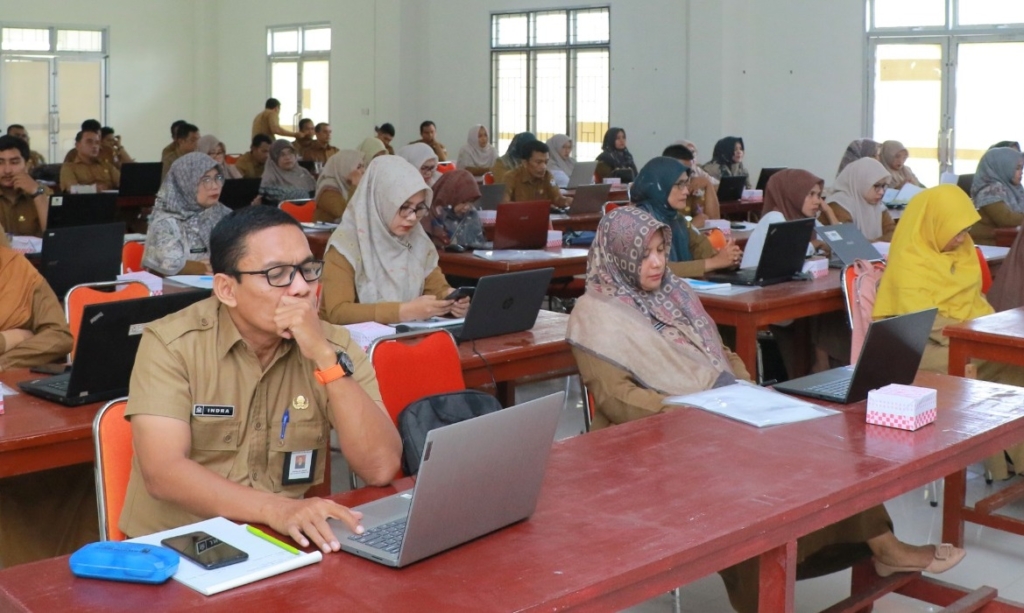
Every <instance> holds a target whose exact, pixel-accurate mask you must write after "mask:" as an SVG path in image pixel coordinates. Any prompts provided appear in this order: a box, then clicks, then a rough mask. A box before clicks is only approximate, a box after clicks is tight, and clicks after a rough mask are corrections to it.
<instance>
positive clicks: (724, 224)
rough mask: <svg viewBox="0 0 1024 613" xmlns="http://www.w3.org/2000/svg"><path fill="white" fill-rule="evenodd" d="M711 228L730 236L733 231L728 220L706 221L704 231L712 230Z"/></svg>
mask: <svg viewBox="0 0 1024 613" xmlns="http://www.w3.org/2000/svg"><path fill="white" fill-rule="evenodd" d="M711 228H718V229H719V230H721V231H722V232H725V233H726V234H729V232H730V231H731V230H732V228H731V227H730V222H729V220H728V219H705V220H704V228H703V229H704V230H710V229H711Z"/></svg>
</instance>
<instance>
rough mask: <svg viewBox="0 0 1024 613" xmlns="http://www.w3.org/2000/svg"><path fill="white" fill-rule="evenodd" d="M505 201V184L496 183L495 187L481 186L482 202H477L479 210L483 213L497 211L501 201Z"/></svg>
mask: <svg viewBox="0 0 1024 613" xmlns="http://www.w3.org/2000/svg"><path fill="white" fill-rule="evenodd" d="M504 199H505V184H504V183H495V184H493V185H481V186H480V200H478V201H477V208H478V209H480V210H481V211H496V210H498V205H499V204H501V201H502V200H504Z"/></svg>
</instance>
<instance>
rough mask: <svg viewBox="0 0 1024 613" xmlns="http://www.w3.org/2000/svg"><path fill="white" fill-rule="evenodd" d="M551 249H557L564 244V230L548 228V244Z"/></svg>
mask: <svg viewBox="0 0 1024 613" xmlns="http://www.w3.org/2000/svg"><path fill="white" fill-rule="evenodd" d="M547 246H548V248H549V249H557V248H559V247H561V246H562V232H561V230H548V244H547Z"/></svg>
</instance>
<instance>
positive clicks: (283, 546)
mask: <svg viewBox="0 0 1024 613" xmlns="http://www.w3.org/2000/svg"><path fill="white" fill-rule="evenodd" d="M245 529H246V530H248V531H249V534H252V535H254V536H258V537H260V538H261V539H263V540H264V541H266V542H268V543H273V544H274V545H277V546H278V547H280V548H281V549H284V550H285V551H287V552H289V553H294V554H295V555H299V554H301V553H302V552H301V551H299V550H298V549H296V548H294V547H292V546H291V545H289V544H288V543H285V542H283V541H280V540H278V539H276V538H274V537H272V536H270V535H269V534H267V533H266V532H264V531H262V530H260V529H259V528H253V527H252V526H246V527H245Z"/></svg>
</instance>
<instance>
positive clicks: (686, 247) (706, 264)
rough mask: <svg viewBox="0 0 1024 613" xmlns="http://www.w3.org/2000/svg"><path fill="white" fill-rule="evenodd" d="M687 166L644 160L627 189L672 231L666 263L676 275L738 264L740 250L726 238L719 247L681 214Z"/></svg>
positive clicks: (664, 160)
mask: <svg viewBox="0 0 1024 613" xmlns="http://www.w3.org/2000/svg"><path fill="white" fill-rule="evenodd" d="M689 183H690V170H689V169H688V168H687V167H686V166H684V165H683V163H682V162H680V161H679V160H676V159H673V158H669V157H656V158H654V159H653V160H651V161H650V162H647V163H646V164H644V167H643V168H642V169H641V170H640V174H638V175H637V177H636V181H635V182H634V183H633V186H632V188H631V189H630V196H631V197H632V200H633V203H634V204H636V206H637V207H639V208H641V209H643V210H645V211H647V212H648V213H650V214H651V215H653V216H654V218H655V219H657V220H658V221H660V222H661V223H663V224H665V225H667V226H668V227H669V229H670V230H671V231H672V244H671V245H670V246H669V250H668V267H669V269H670V270H671V271H672V272H673V273H675V274H676V275H677V276H680V277H701V276H704V273H705V272H707V271H709V270H719V269H722V268H731V267H734V266H736V265H737V264H739V262H740V258H741V257H743V252H742V251H741V250H740V248H739V247H737V246H736V243H734V242H733V241H731V240H730V241H729V242H728V243H726V245H725V247H723V248H722V249H721V250H720V251H717V252H716V251H715V248H714V247H712V246H711V243H710V242H708V239H707V237H705V236H704V235H703V234H701V233H700V232H697V231H696V230H694V229H693V227H692V226H690V223H689V222H688V221H687V220H686V217H684V216H683V215H684V213H683V211H685V210H686V197H687V196H689V195H690V188H689Z"/></svg>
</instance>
